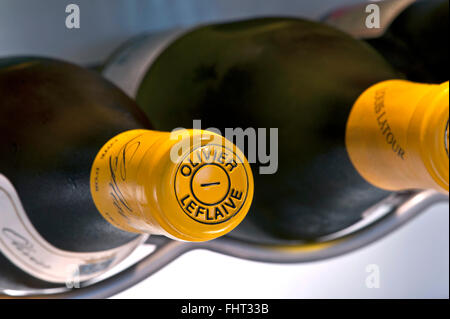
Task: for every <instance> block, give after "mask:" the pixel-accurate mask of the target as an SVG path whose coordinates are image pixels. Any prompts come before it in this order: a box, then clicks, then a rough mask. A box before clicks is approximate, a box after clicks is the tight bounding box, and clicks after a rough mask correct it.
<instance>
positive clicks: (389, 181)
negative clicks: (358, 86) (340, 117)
mask: <svg viewBox="0 0 450 319" xmlns="http://www.w3.org/2000/svg"><path fill="white" fill-rule="evenodd" d="M448 98H449V97H448V82H446V83H443V84H441V85H431V84H420V83H413V82H409V81H403V80H389V81H384V82H380V83H377V84H375V85H373V86H372V87H370V88H368V89H367V90H366V91H365V92H363V93H362V94H361V95H360V97H359V98H358V99H357V101H356V102H355V104H354V105H353V108H352V110H351V113H350V116H349V119H348V122H347V130H346V147H347V151H348V154H349V156H350V159H351V161H352V163H353V165H354V166H355V168H356V170H357V171H358V172H359V173H360V174H361V175H362V176H363V177H364V178H365V179H366V180H367V181H368V182H370V183H372V184H374V185H375V186H377V187H380V188H383V189H387V190H404V189H435V190H437V191H440V192H442V193H447V194H448V189H449V188H448V178H449V157H448V114H449V111H448Z"/></svg>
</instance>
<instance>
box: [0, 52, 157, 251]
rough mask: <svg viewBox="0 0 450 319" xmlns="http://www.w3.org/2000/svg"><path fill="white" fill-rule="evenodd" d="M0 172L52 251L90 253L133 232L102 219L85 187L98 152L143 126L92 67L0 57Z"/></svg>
mask: <svg viewBox="0 0 450 319" xmlns="http://www.w3.org/2000/svg"><path fill="white" fill-rule="evenodd" d="M0 96H1V97H2V99H1V101H0V114H1V116H0V136H1V138H0V150H1V152H2V156H0V173H2V174H3V175H5V176H6V177H7V178H8V179H9V180H10V182H11V183H12V184H13V185H14V187H15V189H16V191H17V193H18V195H19V197H20V200H21V202H22V205H23V207H24V209H25V212H26V213H27V216H28V218H29V219H30V221H31V223H32V224H33V226H34V227H35V228H36V230H37V232H38V233H39V234H40V235H41V236H42V237H43V238H44V239H45V240H47V241H48V242H49V243H50V244H51V245H53V246H55V247H56V248H59V249H62V250H67V251H73V252H94V251H101V250H106V249H110V248H114V247H118V246H120V245H123V244H125V243H127V242H129V241H131V240H132V239H134V238H135V237H136V236H137V235H136V234H132V233H127V232H124V231H121V230H119V229H118V228H115V227H114V226H112V225H111V224H109V223H108V222H107V221H106V220H105V219H104V218H103V217H102V216H101V215H100V213H98V211H97V209H96V208H95V206H94V203H93V201H92V198H91V195H90V189H89V175H90V169H91V165H92V162H93V160H94V158H95V156H96V154H97V152H98V151H99V149H100V148H101V147H102V146H103V145H104V144H105V143H106V142H107V141H108V140H109V139H110V138H112V137H113V136H115V135H117V134H118V133H120V132H123V131H125V130H129V129H134V128H143V127H144V128H145V127H149V123H148V121H147V119H146V118H145V117H144V116H143V115H142V114H141V112H140V110H138V109H137V108H136V107H135V105H134V104H133V102H132V101H131V100H130V99H128V98H127V97H126V96H125V95H124V94H123V93H122V92H121V91H120V90H118V89H117V88H115V87H114V86H113V85H112V84H110V83H109V82H107V81H105V80H104V79H102V78H101V77H100V76H99V75H97V74H95V73H94V72H91V71H88V70H85V69H82V68H80V67H78V66H75V65H72V64H69V63H65V62H61V61H56V60H51V59H43V58H33V57H23V58H22V57H21V58H6V59H0Z"/></svg>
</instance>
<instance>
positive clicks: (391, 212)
mask: <svg viewBox="0 0 450 319" xmlns="http://www.w3.org/2000/svg"><path fill="white" fill-rule="evenodd" d="M445 201H448V196H445V195H443V194H440V193H437V192H435V191H422V192H406V193H396V194H393V195H392V196H390V197H388V198H387V199H385V200H384V201H382V202H380V203H379V204H377V205H376V206H374V207H372V208H370V209H368V210H367V211H366V212H364V213H363V216H364V218H363V219H362V220H361V221H360V222H358V223H357V224H355V225H353V226H351V227H349V228H347V229H344V230H342V231H340V232H338V233H335V234H332V235H329V236H326V237H323V238H320V239H318V240H317V241H315V242H301V241H297V242H296V241H293V242H289V243H287V244H283V245H281V244H280V245H276V244H273V245H267V244H259V243H254V242H248V241H242V240H238V239H234V238H231V237H227V236H225V237H222V238H219V239H216V240H213V241H210V242H205V243H185V242H177V241H172V240H170V239H165V238H160V237H156V238H153V239H152V240H151V241H150V242H151V243H152V244H154V245H156V247H157V248H156V249H155V251H154V252H153V253H151V254H150V255H148V256H147V257H145V258H144V259H142V260H141V261H139V262H137V263H136V264H134V265H132V266H130V267H129V268H127V269H125V270H123V271H122V272H120V273H118V274H116V275H114V276H111V277H109V278H106V279H104V280H102V281H99V282H95V283H90V282H85V283H84V284H83V286H82V287H81V288H76V289H68V288H65V287H61V288H53V289H43V290H30V291H12V290H4V291H3V295H0V296H1V297H4V298H13V297H20V298H107V297H110V296H112V295H114V294H117V293H119V292H121V291H123V290H125V289H128V288H130V287H132V286H133V285H135V284H137V283H139V282H140V281H142V280H144V279H145V278H147V277H149V276H151V275H152V274H154V273H156V272H157V271H158V270H159V269H161V268H163V267H164V266H165V265H167V264H168V263H170V262H171V261H173V260H174V259H176V258H177V257H179V256H181V255H182V254H184V253H185V252H187V251H190V250H194V249H207V250H210V251H215V252H219V253H222V254H225V255H229V256H233V257H238V258H243V259H249V260H254V261H263V262H274V263H302V262H310V261H316V260H322V259H327V258H332V257H335V256H339V255H342V254H346V253H349V252H351V251H354V250H356V249H359V248H362V247H364V246H367V245H369V244H371V243H373V242H374V241H376V240H378V239H380V238H382V237H384V236H386V235H387V234H389V233H391V232H393V231H394V230H396V229H397V228H398V227H400V226H401V225H403V224H405V223H406V222H408V221H409V220H411V219H413V218H414V217H416V216H417V215H418V214H419V213H420V212H422V211H424V210H425V209H427V208H428V207H430V206H432V205H433V204H436V203H438V202H445Z"/></svg>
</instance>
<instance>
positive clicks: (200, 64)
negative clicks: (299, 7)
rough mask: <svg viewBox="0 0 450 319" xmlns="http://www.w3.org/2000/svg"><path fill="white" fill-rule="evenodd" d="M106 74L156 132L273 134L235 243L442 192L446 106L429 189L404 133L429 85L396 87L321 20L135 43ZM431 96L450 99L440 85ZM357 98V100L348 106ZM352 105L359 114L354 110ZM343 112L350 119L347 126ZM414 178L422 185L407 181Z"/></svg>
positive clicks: (298, 232)
mask: <svg viewBox="0 0 450 319" xmlns="http://www.w3.org/2000/svg"><path fill="white" fill-rule="evenodd" d="M103 74H104V76H106V77H107V78H108V79H110V80H111V81H113V82H114V83H116V84H117V85H118V86H119V87H121V88H122V89H124V91H125V92H127V94H128V95H129V96H132V97H135V98H136V101H137V102H138V104H139V106H140V107H141V108H142V109H143V110H144V112H146V113H147V114H148V115H152V120H153V124H154V125H155V127H156V128H157V129H161V130H170V129H172V128H174V127H192V126H193V124H192V123H193V122H192V121H193V120H194V119H199V120H201V122H202V126H203V127H215V128H219V129H220V130H221V132H223V131H224V129H225V128H244V129H246V128H254V129H255V130H256V129H257V128H263V129H265V128H277V129H278V162H279V165H278V170H277V171H276V172H275V173H274V174H259V170H258V168H260V166H264V165H265V164H261V165H258V163H257V162H253V163H252V169H253V172H254V178H255V183H256V185H257V188H256V190H255V195H254V201H253V205H252V213H251V214H250V215H249V217H248V218H246V220H245V221H244V222H243V223H242V224H241V225H240V226H239V227H238V228H237V229H236V230H235V231H233V232H232V233H231V234H230V235H231V236H235V237H237V238H241V239H246V240H252V241H257V242H274V241H275V242H278V241H280V240H281V241H285V240H317V239H318V238H320V237H322V236H326V235H329V234H332V233H334V232H337V231H340V230H342V229H344V228H346V227H349V226H350V225H352V224H354V223H355V222H357V221H359V220H361V218H362V213H363V212H364V211H366V210H368V209H369V208H370V207H373V206H374V205H376V204H377V203H379V201H381V200H382V199H384V198H386V197H387V196H389V195H390V194H391V193H392V191H394V190H395V191H397V190H405V189H415V188H419V189H420V188H428V187H432V188H435V189H438V190H440V191H442V192H448V157H447V155H445V156H444V155H442V154H445V152H443V151H442V149H443V147H444V142H443V141H444V139H443V137H444V135H445V134H444V133H445V132H444V131H445V130H441V129H442V126H443V123H445V124H446V123H447V121H448V101H447V104H446V105H447V108H445V105H444V107H442V103H444V104H445V100H444V101H441V100H440V102H439V103H440V104H439V103H437V104H436V105H441V106H440V107H439V109H440V110H444V112H443V114H440V115H436V118H437V120H436V121H437V122H439V125H438V126H436V127H435V130H434V129H433V128H432V127H429V130H431V132H434V133H436V132H437V133H436V134H437V135H436V136H437V137H439V138H438V139H437V140H438V141H439V142H442V143H440V144H439V145H435V144H433V147H436V150H439V151H437V152H438V153H439V156H438V157H437V158H439V162H440V163H441V164H442V163H444V165H443V166H442V165H440V166H439V167H440V168H441V169H443V172H440V173H439V174H440V175H441V177H442V176H443V178H439V181H435V182H431V181H430V180H429V179H430V178H429V176H430V175H433V174H432V173H427V172H425V171H426V170H424V169H423V168H424V164H423V163H424V162H423V161H422V160H420V159H419V157H418V155H417V154H418V153H417V152H418V148H420V147H422V146H420V147H419V146H418V145H419V144H420V143H424V141H423V140H420V141H421V142H420V143H419V140H418V137H417V136H415V135H414V137H411V138H413V141H415V142H412V141H411V140H409V139H407V137H406V136H407V135H408V138H409V136H410V135H409V133H408V132H409V131H408V128H407V127H408V125H407V123H408V122H409V121H410V118H411V116H412V115H411V112H412V113H414V110H415V109H416V108H419V107H418V105H419V104H420V105H422V106H423V102H421V101H422V99H430V101H431V100H433V99H434V98H432V97H430V96H428V97H425V95H426V94H425V93H424V92H425V91H426V90H428V89H430V90H432V88H433V90H434V86H428V85H426V84H423V86H422V84H412V83H408V82H401V80H402V79H403V75H402V73H401V72H399V71H398V70H396V69H395V68H394V67H392V66H391V65H390V64H389V63H388V62H387V61H386V60H385V59H384V58H383V57H382V56H381V55H380V54H379V53H378V52H376V51H375V50H374V49H373V48H372V47H371V46H370V45H368V44H367V43H365V42H363V41H358V40H355V39H354V38H353V37H351V36H350V35H347V34H345V33H344V32H341V31H339V30H337V29H335V28H332V27H329V26H327V25H325V24H322V23H318V22H313V21H308V20H304V19H294V18H258V19H251V20H244V21H237V22H230V23H221V24H215V25H207V26H200V27H197V28H193V29H191V30H172V31H168V32H163V33H160V34H156V35H147V36H140V37H138V38H136V39H132V40H130V41H129V42H128V43H126V44H125V45H123V46H122V47H121V48H119V49H118V50H117V51H116V52H115V53H114V54H113V55H112V57H111V58H110V59H109V61H108V63H107V64H106V66H105V67H104V69H103ZM394 79H397V80H396V81H397V82H385V81H387V80H394ZM398 81H400V82H398ZM377 83H378V84H377ZM373 85H379V86H380V88H379V89H375V92H378V90H382V91H385V92H386V93H385V95H383V98H381V97H377V99H375V97H374V96H373V95H374V93H373V90H374V89H373ZM381 87H382V88H381ZM419 88H420V89H419ZM422 88H427V89H423V90H422ZM436 90H438V91H439V92H441V91H442V92H443V93H442V94H443V95H445V94H447V95H448V89H446V87H445V85H444V86H438V89H436ZM416 91H417V92H419V91H420V92H422V93H423V94H422V95H421V94H419V93H417V94H416V93H414V94H413V92H416ZM410 92H411V93H410ZM377 94H378V93H377ZM436 94H437V93H436ZM439 94H440V93H439ZM359 96H362V97H361V98H360V99H359V100H358V101H362V102H360V103H356V104H355V101H357V99H358V97H359ZM377 96H378V95H377ZM408 96H411V99H409V98H408ZM412 97H414V98H412ZM361 99H362V100H361ZM380 100H382V102H379V101H380ZM376 101H378V102H377V103H378V104H380V103H382V104H383V105H386V109H387V108H389V111H388V112H389V113H388V115H386V114H384V113H382V114H383V116H387V117H388V118H389V120H388V122H386V123H388V124H389V125H388V127H389V128H390V131H385V128H383V129H382V130H381V131H380V129H378V128H377V127H376V125H377V124H376V123H377V122H373V121H377V120H378V121H380V123H384V122H383V121H384V120H385V118H383V117H380V118H378V117H375V116H381V114H378V113H377V114H374V113H373V110H374V106H373V103H375V102H376ZM430 103H431V102H430ZM354 104H355V106H354V107H353V109H355V108H356V110H363V111H352V106H353V105H354ZM360 104H361V105H364V106H360ZM378 104H377V105H378ZM378 108H379V106H377V109H378ZM405 108H406V109H407V111H406V110H405ZM351 111H352V112H354V114H355V115H354V118H356V119H357V120H350V122H349V121H348V119H349V116H350V114H351ZM445 111H446V112H447V113H446V112H445ZM417 112H419V111H417ZM356 114H357V115H356ZM446 114H447V115H446ZM364 116H367V118H364ZM403 116H404V118H402V117H403ZM432 118H434V116H432ZM350 119H351V117H350ZM371 121H372V122H371ZM400 122H401V123H400ZM361 123H366V124H367V128H365V127H361ZM374 123H375V126H374ZM380 125H381V124H380ZM386 127H387V124H386ZM346 132H347V138H348V139H347V142H346ZM417 132H418V131H416V133H417ZM434 133H430V134H432V135H433V134H434ZM411 134H412V133H411ZM350 136H351V137H350ZM433 136H434V135H433ZM260 137H261V136H258V139H259V138H260ZM363 137H364V139H363ZM263 138H264V136H263ZM394 138H395V145H394ZM266 139H267V136H266ZM386 139H388V140H387V141H386ZM263 141H264V142H263V143H265V141H266V140H265V139H263ZM381 141H382V142H381ZM414 143H415V144H414ZM413 144H414V146H413ZM389 147H391V148H393V149H394V150H395V151H396V152H399V149H400V147H401V150H402V152H404V153H405V154H404V155H402V156H401V157H398V156H397V157H395V156H394V157H393V156H391V155H392V154H391V153H394V152H393V151H388V150H386V148H389ZM423 147H425V146H423ZM429 147H431V144H430V145H429ZM397 148H398V149H397ZM246 151H247V150H244V153H246ZM360 152H363V154H361V153H360ZM386 152H387V154H385V153H386ZM406 153H408V154H407V155H406ZM246 154H247V153H246ZM364 155H366V156H364ZM385 155H386V156H385ZM367 156H369V158H367ZM413 158H415V159H414V160H413ZM396 161H401V163H403V161H408V163H410V164H405V165H404V166H402V164H401V163H397V162H396ZM411 163H414V164H411ZM445 163H447V169H445ZM416 165H417V166H416ZM419 166H420V167H422V168H421V169H419V168H418V167H419ZM372 167H373V168H372ZM400 167H401V169H400ZM383 168H384V169H383ZM416 170H417V171H420V172H421V173H420V174H421V176H422V174H424V175H427V174H428V177H424V176H422V177H421V178H419V177H418V176H415V177H414V176H411V174H414V171H416ZM398 171H401V172H403V173H402V174H403V175H401V174H400V175H401V176H399V175H398V174H397V173H398ZM377 176H378V177H377ZM378 178H379V179H380V180H378ZM391 179H395V180H398V182H394V181H393V180H391ZM407 180H409V182H407ZM425 180H427V182H425ZM442 180H444V181H442ZM438 184H439V186H438Z"/></svg>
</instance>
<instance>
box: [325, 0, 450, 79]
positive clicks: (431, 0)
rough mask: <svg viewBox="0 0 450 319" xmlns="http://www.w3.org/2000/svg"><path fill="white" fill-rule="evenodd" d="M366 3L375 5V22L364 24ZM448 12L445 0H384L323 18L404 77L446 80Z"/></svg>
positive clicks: (368, 14)
mask: <svg viewBox="0 0 450 319" xmlns="http://www.w3.org/2000/svg"><path fill="white" fill-rule="evenodd" d="M369 5H372V6H373V5H375V6H376V8H378V9H377V10H378V11H377V12H373V14H377V15H378V18H379V25H373V26H371V25H369V27H368V25H367V23H369V24H370V23H371V20H370V18H371V16H370V14H372V11H371V7H368V6H369ZM448 14H449V3H448V1H446V0H426V1H425V0H421V1H414V0H385V1H382V2H377V3H373V4H368V3H367V2H366V3H361V4H359V5H352V6H349V7H343V8H339V9H336V10H333V11H332V12H331V13H329V14H327V15H326V16H324V17H323V21H324V22H326V23H328V24H330V25H332V26H334V27H336V28H339V29H341V30H343V31H345V32H347V33H349V34H351V35H353V36H354V37H355V38H358V39H363V40H364V41H366V42H367V43H369V44H370V45H371V46H372V47H374V48H375V49H376V50H377V51H378V52H379V53H380V54H382V55H383V57H384V58H385V59H386V60H387V61H389V63H390V64H391V65H393V66H394V67H395V68H396V70H398V71H400V72H401V73H402V74H404V75H405V77H407V78H408V79H410V80H412V81H420V82H428V83H442V82H444V81H446V80H448V54H449V51H448V41H447V40H445V39H448V21H449V19H448ZM374 19H376V18H375V17H374ZM368 20H369V21H368ZM372 22H373V21H372Z"/></svg>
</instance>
